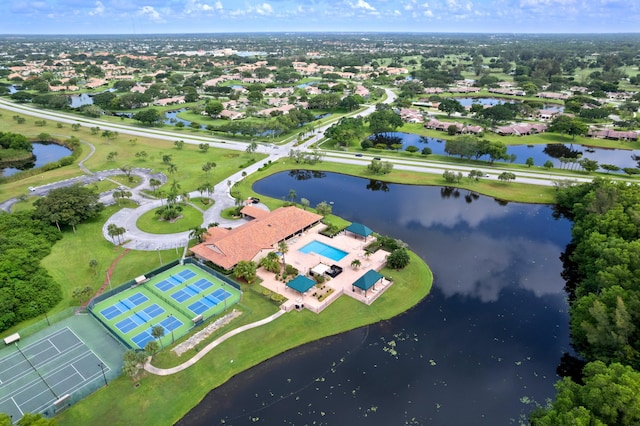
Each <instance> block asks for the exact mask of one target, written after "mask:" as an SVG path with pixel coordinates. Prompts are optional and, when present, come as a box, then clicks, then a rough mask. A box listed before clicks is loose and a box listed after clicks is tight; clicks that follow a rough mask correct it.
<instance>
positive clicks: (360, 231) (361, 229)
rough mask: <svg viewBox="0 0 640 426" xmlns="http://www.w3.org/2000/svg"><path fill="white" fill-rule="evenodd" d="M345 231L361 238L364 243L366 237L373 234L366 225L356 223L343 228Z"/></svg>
mask: <svg viewBox="0 0 640 426" xmlns="http://www.w3.org/2000/svg"><path fill="white" fill-rule="evenodd" d="M345 231H349V232H351V233H352V234H356V235H359V236H361V237H363V238H364V240H365V241H367V237H368V236H369V235H371V234H373V231H372V230H371V228H369V227H368V226H367V225H363V224H361V223H356V222H353V223H352V224H351V225H349V226H347V227H346V228H345Z"/></svg>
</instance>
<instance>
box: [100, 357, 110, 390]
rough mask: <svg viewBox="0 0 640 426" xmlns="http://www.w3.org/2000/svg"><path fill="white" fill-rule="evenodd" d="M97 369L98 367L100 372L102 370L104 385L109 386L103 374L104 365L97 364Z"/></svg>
mask: <svg viewBox="0 0 640 426" xmlns="http://www.w3.org/2000/svg"><path fill="white" fill-rule="evenodd" d="M98 367H100V370H102V378H103V379H104V385H105V386H109V383H107V376H106V375H105V374H104V364H103V363H101V362H99V363H98Z"/></svg>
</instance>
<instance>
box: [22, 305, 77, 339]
mask: <svg viewBox="0 0 640 426" xmlns="http://www.w3.org/2000/svg"><path fill="white" fill-rule="evenodd" d="M76 309H78V308H77V307H71V308H67V309H65V310H62V311H60V312H56V313H55V314H51V315H46V316H45V317H43V318H42V319H40V320H38V321H37V322H34V323H33V324H31V325H29V326H27V327H25V328H22V329H20V330H19V331H18V333H20V336H21V337H28V336H32V335H34V334H36V333H37V332H39V331H42V330H44V329H45V328H47V327H49V326H50V325H53V324H56V323H59V322H60V321H62V320H65V319H67V318H69V317H72V316H73V315H74V314H75V313H76Z"/></svg>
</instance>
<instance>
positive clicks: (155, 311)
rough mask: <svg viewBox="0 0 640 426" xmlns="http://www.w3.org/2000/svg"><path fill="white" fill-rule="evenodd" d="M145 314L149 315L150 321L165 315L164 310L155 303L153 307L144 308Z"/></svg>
mask: <svg viewBox="0 0 640 426" xmlns="http://www.w3.org/2000/svg"><path fill="white" fill-rule="evenodd" d="M143 312H144V313H145V314H147V316H148V317H149V319H152V318H155V317H157V316H158V315H161V314H162V313H164V309H162V308H161V307H160V306H158V305H156V304H155V303H154V304H153V305H151V306H147V307H146V308H144V309H143Z"/></svg>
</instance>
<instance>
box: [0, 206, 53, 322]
mask: <svg viewBox="0 0 640 426" xmlns="http://www.w3.org/2000/svg"><path fill="white" fill-rule="evenodd" d="M60 238H61V234H60V232H58V231H57V230H56V229H55V228H54V227H52V226H50V225H48V224H47V223H45V222H43V221H41V220H37V219H33V218H32V217H31V216H30V214H29V213H13V214H0V331H4V330H6V329H8V328H10V327H11V326H12V325H14V324H17V323H19V322H21V321H24V320H27V319H30V318H34V317H37V316H38V315H41V314H43V313H44V312H47V311H48V310H49V309H51V308H52V307H53V306H55V305H56V303H58V302H59V301H60V300H61V299H62V293H61V290H60V285H59V284H58V283H57V282H55V281H54V280H53V278H51V276H50V275H49V273H48V272H47V271H46V269H44V268H43V267H42V266H41V265H40V260H41V259H43V258H44V257H46V256H47V255H48V254H49V253H50V252H51V247H53V244H55V242H56V241H57V240H59V239H60Z"/></svg>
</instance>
